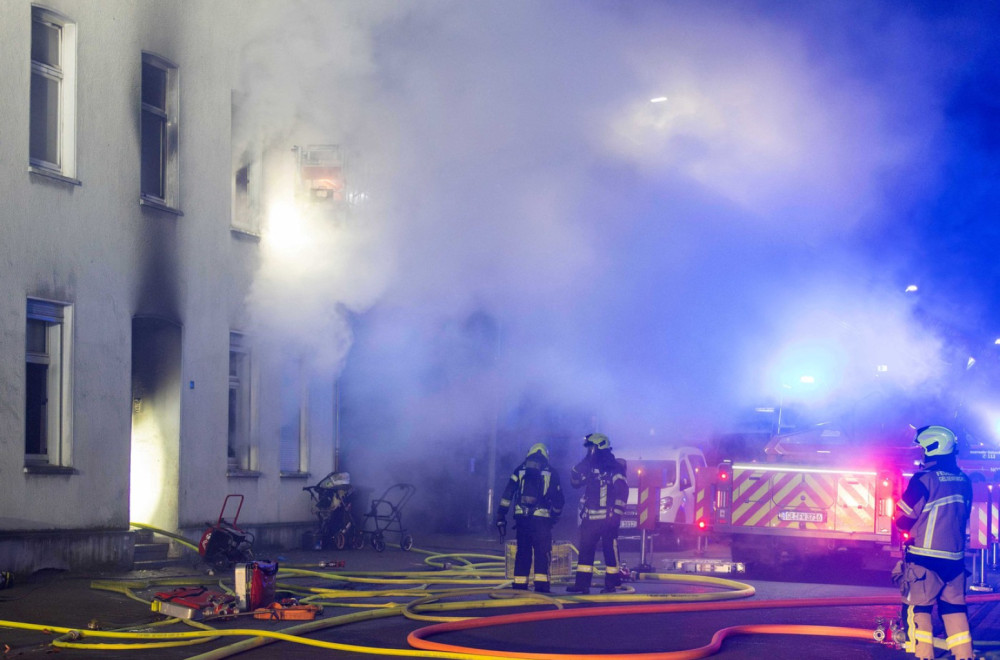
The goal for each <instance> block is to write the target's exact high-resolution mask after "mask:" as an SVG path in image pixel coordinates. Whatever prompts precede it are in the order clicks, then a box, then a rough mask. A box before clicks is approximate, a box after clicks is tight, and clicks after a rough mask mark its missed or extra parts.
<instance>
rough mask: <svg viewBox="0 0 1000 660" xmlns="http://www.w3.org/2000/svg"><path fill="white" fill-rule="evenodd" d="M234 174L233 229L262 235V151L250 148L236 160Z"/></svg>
mask: <svg viewBox="0 0 1000 660" xmlns="http://www.w3.org/2000/svg"><path fill="white" fill-rule="evenodd" d="M234 169H235V172H234V174H233V219H232V225H233V229H235V230H237V231H241V232H244V233H247V234H253V235H255V236H257V235H260V181H261V175H260V173H261V154H260V151H258V150H256V149H254V148H249V149H247V150H246V151H244V152H243V155H242V156H241V157H240V158H239V159H237V160H236V162H235V167H234Z"/></svg>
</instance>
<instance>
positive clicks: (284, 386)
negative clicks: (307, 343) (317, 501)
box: [278, 359, 309, 477]
mask: <svg viewBox="0 0 1000 660" xmlns="http://www.w3.org/2000/svg"><path fill="white" fill-rule="evenodd" d="M281 369H282V372H281V379H280V386H281V392H279V399H280V400H281V406H280V411H281V418H280V425H279V428H278V472H279V474H280V476H282V477H297V476H301V475H304V474H307V473H308V466H307V462H308V455H307V447H308V442H307V438H308V430H309V429H308V420H309V387H308V383H307V381H306V369H305V365H304V361H303V360H301V359H297V360H290V361H286V362H285V363H283V364H282V365H281ZM285 397H289V398H288V399H286V398H285ZM289 403H290V404H292V405H290V406H288V407H286V404H289ZM289 413H291V414H289ZM293 418H294V419H293ZM286 422H287V424H286ZM286 426H288V427H294V433H287V434H286V432H285V429H286ZM290 458H291V459H293V460H294V462H295V465H294V466H292V465H290V464H289V463H288V462H286V460H287V459H290Z"/></svg>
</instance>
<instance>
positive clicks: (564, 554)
mask: <svg viewBox="0 0 1000 660" xmlns="http://www.w3.org/2000/svg"><path fill="white" fill-rule="evenodd" d="M515 553H517V541H507V548H506V557H505V559H506V566H505V569H504V577H505V578H506V579H508V580H513V579H514V555H515ZM574 555H575V552H574V550H573V544H572V543H570V542H569V541H556V542H554V543H553V544H552V561H550V562H549V578H550V579H551V578H560V577H570V576H571V575H573V561H574ZM534 575H535V568H534V562H532V567H531V572H530V573H529V574H528V579H529V580H530V579H532V578H533V577H534Z"/></svg>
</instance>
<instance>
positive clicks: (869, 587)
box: [0, 535, 1000, 660]
mask: <svg viewBox="0 0 1000 660" xmlns="http://www.w3.org/2000/svg"><path fill="white" fill-rule="evenodd" d="M623 546H624V548H623V553H622V554H623V558H624V559H625V561H626V562H627V564H628V565H629V566H631V567H636V566H638V565H639V564H640V557H639V555H638V551H637V548H636V547H635V546H634V544H633V545H632V546H630V545H629V544H628V543H624V544H623ZM258 554H261V553H258ZM435 555H437V556H435ZM490 557H493V558H494V559H492V560H491V559H490ZM502 557H503V548H502V546H501V545H500V544H499V542H498V541H497V540H495V539H490V538H488V537H486V536H485V535H465V536H448V537H429V538H425V539H419V538H418V539H417V542H416V545H415V548H414V549H413V550H412V551H410V552H404V551H402V550H400V549H399V548H398V547H394V546H393V545H392V544H391V543H390V545H389V547H388V548H387V549H386V551H385V552H382V553H378V552H375V551H374V550H372V549H370V548H366V549H363V550H354V551H351V550H347V551H340V552H333V551H324V552H293V553H273V556H272V557H271V559H275V560H277V561H279V563H280V564H281V566H282V567H283V569H285V570H284V571H283V573H282V574H281V575H280V576H279V582H280V584H279V589H280V590H281V589H288V590H290V592H291V591H294V593H295V595H296V596H298V597H299V598H300V599H301V598H302V597H304V596H305V595H306V594H308V593H309V592H308V591H306V590H307V589H310V588H325V589H336V590H337V591H336V592H334V593H332V594H328V595H326V596H324V597H323V598H322V599H321V602H323V603H324V611H323V614H322V615H321V617H320V618H319V619H318V621H323V622H328V621H330V620H332V619H333V618H334V617H338V616H342V615H347V614H353V615H355V616H358V617H365V616H381V617H382V618H377V619H370V620H365V621H357V622H353V623H348V624H344V625H339V626H336V627H327V628H325V629H322V630H318V631H315V632H311V633H309V634H308V635H307V637H308V638H309V639H311V640H317V641H319V642H331V643H336V644H339V645H347V646H348V647H353V648H348V649H347V650H333V649H329V648H320V647H316V646H307V645H305V644H301V643H296V642H286V641H279V642H275V643H270V644H267V645H263V646H259V647H257V648H250V649H246V650H244V651H242V652H241V653H240V654H239V655H238V656H237V657H240V658H249V659H263V658H291V659H295V658H318V657H324V658H326V657H329V658H371V657H372V655H373V654H372V653H371V652H367V651H365V648H367V649H380V650H381V652H380V653H378V655H381V657H387V656H388V657H404V656H405V655H406V651H407V650H410V651H412V647H411V646H410V645H409V644H408V643H407V635H409V634H410V633H411V632H412V631H414V630H417V629H422V628H425V627H427V626H431V625H436V624H437V623H439V622H438V621H434V620H414V619H412V618H407V617H405V616H402V615H401V614H399V613H398V612H396V611H394V610H391V609H390V608H389V607H386V606H385V605H386V604H392V603H395V604H405V603H409V602H412V601H414V600H416V599H417V597H418V596H424V595H426V594H427V590H428V589H431V590H433V589H436V588H437V589H445V588H452V589H468V588H472V587H474V586H476V585H475V584H470V583H475V582H476V581H482V582H485V583H486V584H485V585H484V586H486V587H489V586H492V584H494V582H492V581H491V580H490V579H489V577H488V576H487V572H486V571H482V570H476V568H475V567H472V566H470V564H482V563H483V562H486V563H487V564H492V566H493V567H494V571H499V570H502V568H500V567H499V564H500V562H499V561H498V560H499V559H500V558H502ZM726 558H727V549H726V548H725V547H724V546H721V545H718V546H716V545H713V546H709V548H708V549H707V550H706V551H705V552H702V553H701V554H695V553H694V551H693V550H690V549H689V550H682V551H680V552H674V553H669V554H668V553H659V554H654V555H651V556H647V557H646V561H647V563H648V564H650V568H651V569H652V571H653V572H655V573H666V574H671V575H675V576H678V577H675V578H672V581H670V582H664V581H662V580H646V579H640V580H639V581H636V582H632V583H629V584H628V588H629V593H622V594H620V595H616V596H615V599H617V600H615V601H614V602H612V601H610V600H609V599H602V598H601V597H599V596H595V597H594V598H592V599H590V600H589V601H586V600H584V601H569V600H567V601H565V602H564V603H563V607H564V611H568V612H579V611H582V610H587V611H588V612H589V613H590V614H597V616H587V617H573V618H557V619H552V620H533V619H531V618H530V617H525V616H524V615H525V614H526V613H529V612H539V613H543V615H544V616H560V617H561V616H565V615H562V614H558V615H550V614H548V613H551V612H556V611H557V610H556V607H555V606H554V604H553V603H551V602H545V603H539V604H537V605H534V604H531V605H524V604H521V605H518V606H516V607H511V606H508V603H507V602H505V600H504V599H505V596H503V595H502V594H499V595H497V594H494V595H493V596H492V597H486V596H483V595H481V594H479V595H476V596H470V595H466V594H462V593H460V594H452V595H449V596H447V597H444V598H442V599H441V602H444V603H462V604H461V605H451V604H449V605H441V606H432V607H438V608H445V607H447V608H452V607H460V608H461V609H435V610H425V611H419V610H418V612H420V613H419V614H418V615H419V616H425V617H432V618H440V617H448V618H450V617H461V616H465V617H496V616H501V615H507V614H512V615H518V617H519V618H520V619H523V620H518V621H508V622H506V623H504V624H503V625H495V626H490V627H484V628H475V629H469V630H464V631H453V632H446V633H442V634H438V635H433V636H431V637H429V640H430V641H433V642H438V643H443V644H448V645H453V646H458V647H468V648H470V649H479V650H480V651H478V652H481V653H483V654H484V655H488V654H489V652H490V651H505V652H515V653H541V654H559V655H561V656H562V657H564V658H575V657H583V656H586V655H592V654H599V655H600V654H638V655H639V656H641V654H652V653H665V652H670V651H683V650H686V649H694V648H698V647H702V646H704V645H706V644H708V643H709V642H710V640H711V639H712V636H713V635H715V634H716V633H717V631H719V630H722V629H724V628H728V627H730V626H742V625H760V624H782V625H796V626H803V625H808V626H841V627H847V628H855V629H862V630H868V631H872V632H873V631H874V629H875V627H876V621H877V619H879V618H884V619H891V618H894V617H897V616H898V613H899V608H898V606H897V605H895V604H894V603H895V600H894V599H895V596H896V595H897V592H896V590H895V589H894V587H892V585H891V584H890V583H889V579H888V576H887V575H886V574H885V573H883V572H873V571H863V570H860V569H859V568H857V567H854V566H848V565H840V564H838V563H837V562H828V563H826V564H823V565H821V564H816V565H811V566H800V567H798V568H797V570H796V572H795V573H794V574H793V573H789V574H788V575H781V574H780V573H779V574H770V575H760V576H755V575H753V574H748V575H739V574H725V573H718V572H717V573H713V574H711V576H714V577H716V578H724V579H731V580H735V581H738V582H740V583H744V584H746V585H750V586H752V587H753V588H754V594H753V596H751V597H749V598H738V599H727V600H719V601H704V600H703V601H702V602H701V603H699V604H698V605H697V606H698V607H707V606H711V607H736V608H739V609H724V610H707V611H688V612H667V611H663V610H664V609H666V608H665V607H663V606H665V605H669V606H680V605H682V603H681V601H682V600H688V599H689V598H690V597H691V596H693V597H694V598H695V599H699V598H701V599H705V598H711V597H712V596H704V595H699V594H719V593H721V592H722V591H725V589H722V588H720V587H719V586H716V585H711V584H705V583H704V582H703V581H702V578H699V577H698V575H699V574H695V573H687V572H685V571H683V570H676V567H677V562H678V561H681V560H690V561H692V562H695V563H698V562H701V563H702V564H704V563H707V560H724V559H726ZM321 561H343V562H344V566H343V567H342V568H332V569H322V568H320V567H319V565H318V564H319V563H320V562H321ZM446 564H447V565H450V567H451V568H453V569H457V570H458V571H460V573H459V577H458V578H452V577H450V575H451V573H449V572H447V571H446V570H445V568H446ZM295 566H298V567H300V568H303V569H308V570H310V571H312V570H313V569H315V570H316V571H317V572H319V573H322V574H311V573H310V574H305V575H303V574H293V573H292V572H291V571H290V570H289V569H291V568H292V567H295ZM684 566H686V567H690V565H689V564H685V565H684ZM702 568H704V566H702ZM415 573H420V574H421V575H414V574H415ZM432 573H437V574H440V575H441V576H445V577H437V575H435V574H432ZM480 574H481V575H480ZM692 576H693V577H692ZM220 577H221V578H224V580H223V582H224V583H226V582H227V581H228V580H229V576H228V575H222V576H208V575H206V573H205V571H204V567H199V566H195V565H194V560H193V559H192V560H190V561H187V562H183V563H181V564H179V565H176V566H172V567H169V568H167V569H164V570H161V571H144V572H132V573H127V574H93V575H79V574H67V573H62V572H55V571H43V572H40V573H38V574H36V575H34V576H30V577H27V578H25V579H22V580H19V581H18V582H17V583H16V584H15V585H14V587H13V588H10V589H6V590H3V591H0V619H2V620H4V621H16V622H28V623H33V624H39V625H43V626H65V627H71V628H79V629H83V630H84V633H85V637H84V639H83V640H82V641H84V642H91V643H99V644H100V643H109V642H111V643H135V642H141V641H142V640H137V639H128V640H109V639H103V638H98V637H93V636H91V634H89V633H87V628H88V626H95V627H98V628H100V629H103V630H113V629H120V628H126V627H127V628H128V629H129V630H134V631H158V632H180V631H189V630H192V629H193V628H191V627H190V626H188V625H185V624H183V623H173V624H171V625H168V626H154V625H153V624H154V623H156V622H159V621H163V620H164V617H163V616H161V615H160V614H157V613H154V612H151V611H150V607H149V604H148V600H150V599H151V598H152V595H153V594H154V593H155V592H156V591H162V590H164V589H169V588H173V587H174V586H176V585H177V584H198V583H207V584H209V585H210V586H211V585H212V584H213V582H214V581H216V580H218V579H219V578H220ZM408 577H412V578H414V579H413V580H412V581H405V580H406V579H407V578H408ZM168 578H169V579H171V580H172V581H171V583H170V585H167V586H164V580H166V579H168ZM448 579H463V580H464V581H465V582H466V583H463V584H448V583H447V580H448ZM689 579H693V580H696V581H699V582H698V583H695V584H691V583H689V582H688V580H689ZM991 579H992V581H993V583H996V582H997V576H995V575H993V576H991ZM95 580H100V581H102V583H103V584H104V585H105V586H108V585H112V586H114V585H118V586H131V587H132V588H133V589H132V591H133V596H134V597H130V596H129V595H126V594H125V593H122V592H119V591H107V590H103V589H95V588H93V587H94V581H95ZM348 580H350V581H348ZM356 580H370V581H356ZM678 580H684V581H678ZM566 584H568V580H564V581H562V582H557V585H556V589H555V591H556V594H555V595H557V596H566V594H565V586H566ZM380 590H381V595H373V591H380ZM384 590H392V591H391V592H388V593H386V592H385V591H384ZM595 592H596V590H595ZM503 593H508V592H503ZM664 599H668V600H664ZM789 599H794V603H790V604H789V603H786V605H790V606H784V607H780V608H777V607H761V605H765V604H767V601H772V602H773V601H786V600H789ZM816 599H837V601H836V602H838V603H844V604H838V605H836V606H820V605H817V604H816V603H817V602H828V601H827V600H821V601H817V600H816ZM845 599H846V600H845ZM871 599H881V600H880V604H874V605H873V604H869V603H870V602H871ZM484 603H486V604H488V605H490V607H489V608H488V609H486V608H484ZM376 604H379V605H382V606H381V607H374V606H375V605H376ZM494 606H495V607H494ZM640 608H644V609H642V611H640ZM383 615H385V616H383ZM971 620H972V624H973V635H974V638H975V639H976V640H977V642H978V641H986V640H993V641H997V642H1000V614H998V609H997V603H996V602H989V603H984V604H980V605H973V606H972V607H971ZM208 623H210V625H212V626H213V627H215V628H217V629H219V630H233V629H247V628H252V629H254V630H259V631H281V630H285V629H287V628H288V627H289V626H294V625H301V624H302V622H295V621H283V622H271V621H260V620H256V619H253V618H250V617H246V616H244V617H240V618H237V619H230V620H221V621H211V622H208ZM54 637H56V635H54V634H47V633H44V632H40V631H34V630H17V629H0V644H2V645H4V646H5V648H4V650H5V655H4V658H42V657H53V654H54V653H55V657H59V658H63V659H76V658H120V659H125V658H128V659H131V658H155V659H165V660H173V659H175V658H176V659H181V658H192V657H198V656H199V655H200V654H206V653H208V652H211V651H213V650H218V649H221V648H223V647H229V646H230V645H232V644H235V643H241V645H242V646H247V645H250V644H256V643H259V642H260V641H261V640H260V639H259V638H258V639H257V640H256V641H253V639H254V638H250V637H246V636H239V637H220V638H217V639H215V640H212V641H208V642H205V643H201V644H198V645H196V646H185V647H170V648H156V649H142V650H140V649H136V648H134V647H133V648H128V649H125V650H118V649H107V648H102V649H75V648H74V649H66V648H63V649H58V650H54V649H53V647H52V646H51V641H52V639H53V638H54ZM248 640H249V641H248ZM342 648H343V647H342ZM997 648H998V649H1000V646H998V647H997ZM393 649H395V650H393ZM765 656H767V657H770V658H806V657H808V658H811V659H813V660H822V659H825V658H831V659H832V658H873V659H880V658H900V659H902V658H905V657H908V656H907V655H906V654H905V653H903V652H902V651H899V650H896V649H894V648H892V647H890V646H887V645H883V644H878V643H876V642H875V641H874V639H873V637H871V638H867V639H845V638H838V637H828V636H800V635H789V634H771V633H768V634H761V633H757V634H737V635H733V636H730V637H728V638H727V639H726V640H725V641H723V642H722V645H721V648H720V650H719V651H718V652H717V653H715V654H714V655H712V657H714V658H722V659H724V658H749V657H765ZM217 657H221V655H220V656H217ZM648 657H650V656H647V658H648ZM993 657H1000V656H996V655H994V656H993Z"/></svg>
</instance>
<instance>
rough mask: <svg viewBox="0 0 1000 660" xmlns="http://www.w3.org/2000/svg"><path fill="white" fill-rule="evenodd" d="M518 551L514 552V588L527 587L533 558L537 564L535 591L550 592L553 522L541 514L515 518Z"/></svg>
mask: <svg viewBox="0 0 1000 660" xmlns="http://www.w3.org/2000/svg"><path fill="white" fill-rule="evenodd" d="M514 527H515V531H516V533H517V551H516V552H515V553H514V588H515V589H527V588H528V576H529V575H530V573H531V564H532V559H534V565H535V591H539V592H542V593H548V592H549V591H551V589H550V587H549V564H550V563H551V561H552V522H551V520H550V519H549V518H543V517H540V516H518V517H515V518H514Z"/></svg>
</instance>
